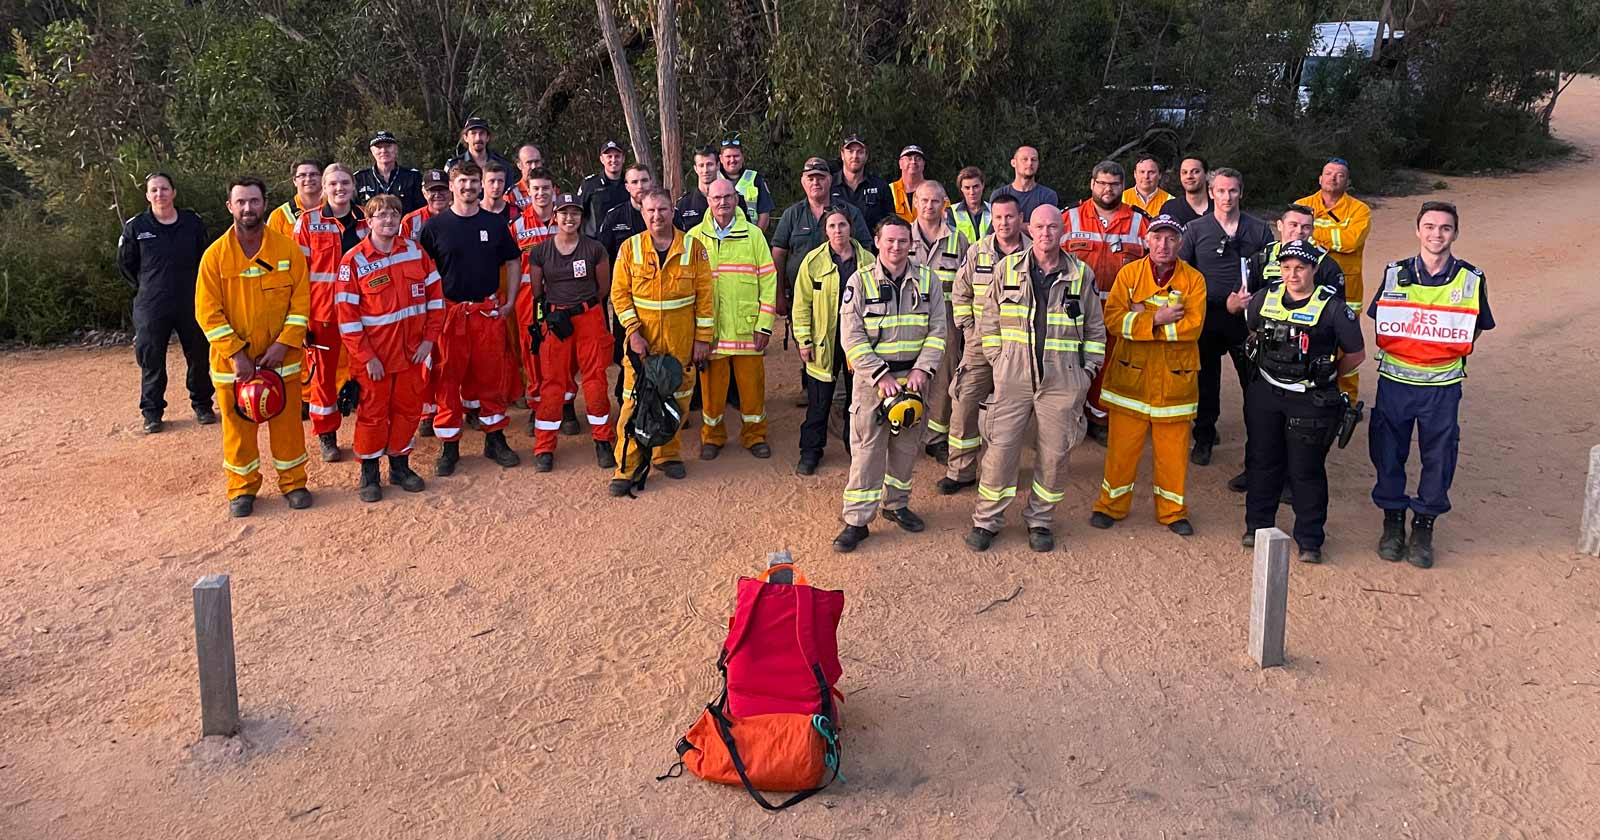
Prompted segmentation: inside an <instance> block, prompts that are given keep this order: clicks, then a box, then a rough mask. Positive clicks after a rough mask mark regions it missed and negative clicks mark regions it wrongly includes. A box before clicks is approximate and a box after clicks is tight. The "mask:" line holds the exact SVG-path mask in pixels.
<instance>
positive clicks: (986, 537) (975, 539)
mask: <svg viewBox="0 0 1600 840" xmlns="http://www.w3.org/2000/svg"><path fill="white" fill-rule="evenodd" d="M966 543H967V546H968V547H970V548H971V549H972V550H973V551H988V550H989V546H991V545H994V532H993V531H991V530H989V529H988V528H979V527H978V526H976V525H974V526H972V530H971V531H968V532H967V536H966Z"/></svg>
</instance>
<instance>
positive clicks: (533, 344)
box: [528, 297, 600, 353]
mask: <svg viewBox="0 0 1600 840" xmlns="http://www.w3.org/2000/svg"><path fill="white" fill-rule="evenodd" d="M599 306H600V299H599V298H598V297H592V298H589V299H588V300H586V301H582V302H579V303H560V304H554V305H551V304H549V303H546V302H545V299H544V298H540V299H539V303H538V307H537V309H538V315H539V318H538V320H537V321H536V322H534V323H532V324H529V325H528V338H529V339H530V343H529V347H530V349H532V351H533V352H534V353H538V352H539V345H540V344H541V343H542V342H543V341H544V335H543V333H542V331H541V330H540V327H539V325H540V324H543V325H544V329H546V330H549V331H550V334H551V335H553V336H555V337H556V340H557V341H566V340H567V339H569V338H571V337H572V334H573V333H575V332H577V328H576V327H574V326H573V325H572V319H573V318H575V317H577V316H579V315H582V314H583V313H585V312H588V311H589V310H591V309H595V308H598V307H599Z"/></svg>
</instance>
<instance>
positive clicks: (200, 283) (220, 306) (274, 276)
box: [194, 227, 311, 385]
mask: <svg viewBox="0 0 1600 840" xmlns="http://www.w3.org/2000/svg"><path fill="white" fill-rule="evenodd" d="M309 285H310V284H309V283H308V282H307V281H306V258H305V255H304V254H302V253H300V247H299V246H298V245H296V244H295V242H294V240H293V239H290V238H289V237H287V236H284V235H282V234H280V233H277V232H276V231H273V230H271V229H270V228H269V229H266V230H264V231H263V232H262V234H261V248H260V249H259V250H257V251H256V254H255V256H253V257H246V256H245V255H244V251H243V250H242V249H241V248H240V247H239V237H238V236H236V235H235V234H234V231H233V228H232V227H229V228H228V229H227V230H226V231H223V234H222V236H220V237H218V238H217V240H216V241H215V242H213V243H211V247H209V248H207V249H206V253H205V256H203V257H201V258H200V276H199V279H198V280H197V281H196V283H195V289H194V317H195V320H196V321H198V322H199V323H200V329H201V330H203V331H205V335H206V340H207V341H209V342H211V380H212V381H213V382H217V383H222V384H230V385H231V384H232V383H233V381H234V375H233V355H234V354H235V353H238V352H239V351H240V350H245V351H248V352H249V354H250V356H251V357H252V358H260V356H261V354H262V353H265V352H267V348H268V347H271V346H272V344H273V343H274V342H277V343H280V344H285V345H287V346H288V347H289V352H288V353H286V354H285V355H284V357H283V366H282V367H280V368H278V372H279V373H281V374H283V375H285V376H290V375H295V374H298V373H300V360H301V358H302V356H303V355H304V350H303V349H302V348H303V346H304V345H305V340H306V327H307V326H308V325H309V324H310V315H309V313H310V311H311V290H310V288H309Z"/></svg>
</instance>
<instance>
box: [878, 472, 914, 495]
mask: <svg viewBox="0 0 1600 840" xmlns="http://www.w3.org/2000/svg"><path fill="white" fill-rule="evenodd" d="M883 484H884V486H885V487H893V488H894V489H896V490H906V491H910V490H911V482H910V481H909V480H907V481H901V480H900V479H898V478H895V477H894V476H892V475H889V474H887V473H885V474H884V476H883Z"/></svg>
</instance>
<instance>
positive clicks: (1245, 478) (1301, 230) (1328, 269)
mask: <svg viewBox="0 0 1600 840" xmlns="http://www.w3.org/2000/svg"><path fill="white" fill-rule="evenodd" d="M1315 222H1316V216H1315V215H1313V214H1312V212H1311V208H1310V207H1307V206H1305V205H1304V204H1291V205H1289V206H1288V207H1285V208H1283V213H1281V214H1280V215H1279V216H1278V223H1277V229H1278V239H1277V241H1275V242H1271V243H1269V244H1268V245H1267V247H1265V248H1262V249H1261V250H1259V251H1257V252H1256V253H1255V255H1254V256H1252V257H1251V258H1250V272H1249V273H1250V280H1249V286H1250V293H1251V294H1255V293H1256V292H1259V291H1261V290H1262V289H1265V288H1267V287H1268V286H1270V285H1272V284H1273V283H1276V282H1278V281H1279V280H1281V279H1283V270H1282V269H1281V268H1280V267H1279V265H1278V252H1279V251H1280V250H1282V249H1283V246H1284V245H1285V244H1287V243H1290V242H1293V241H1295V240H1297V239H1298V240H1300V241H1302V242H1303V243H1305V245H1306V247H1308V248H1310V249H1311V250H1312V251H1313V252H1315V253H1316V254H1317V271H1316V274H1315V275H1314V276H1313V278H1312V282H1313V283H1315V284H1316V285H1318V286H1332V287H1333V288H1335V289H1338V290H1339V294H1341V295H1342V294H1344V269H1342V268H1340V267H1339V263H1338V262H1336V261H1335V260H1334V259H1333V258H1332V257H1329V256H1328V252H1327V251H1326V250H1325V249H1323V248H1322V246H1320V245H1317V244H1316V243H1314V242H1312V241H1311V232H1312V230H1313V229H1314V226H1315ZM1249 475H1250V470H1249V467H1248V466H1246V468H1245V469H1243V470H1240V471H1239V474H1238V475H1236V476H1234V477H1233V478H1231V479H1229V480H1228V489H1229V490H1232V491H1233V492H1235V493H1243V492H1244V491H1245V490H1246V489H1247V487H1248V484H1249ZM1285 491H1286V492H1285V497H1284V500H1285V501H1288V494H1287V488H1285Z"/></svg>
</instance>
